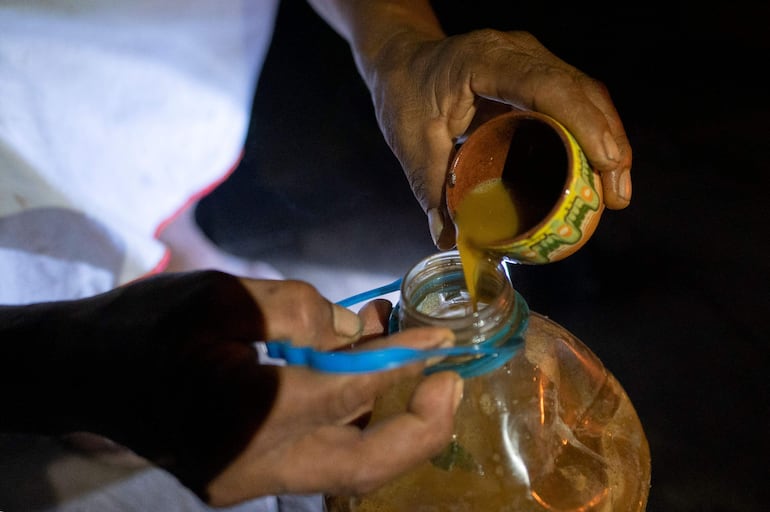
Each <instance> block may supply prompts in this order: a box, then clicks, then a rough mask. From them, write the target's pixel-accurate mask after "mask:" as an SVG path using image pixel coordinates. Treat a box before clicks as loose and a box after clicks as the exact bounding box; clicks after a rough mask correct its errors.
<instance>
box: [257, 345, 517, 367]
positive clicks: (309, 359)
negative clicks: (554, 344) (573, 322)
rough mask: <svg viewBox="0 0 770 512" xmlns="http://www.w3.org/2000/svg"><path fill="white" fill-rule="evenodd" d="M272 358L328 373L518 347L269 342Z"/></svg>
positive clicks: (499, 353)
mask: <svg viewBox="0 0 770 512" xmlns="http://www.w3.org/2000/svg"><path fill="white" fill-rule="evenodd" d="M266 345H267V353H268V355H269V356H270V357H273V358H277V359H284V360H285V361H286V363H287V364H289V365H292V366H307V367H309V368H312V369H314V370H317V371H320V372H326V373H368V372H378V371H384V370H392V369H395V368H399V367H401V366H404V365H407V364H410V363H415V362H417V361H424V360H427V359H431V358H438V357H450V356H475V357H480V356H484V357H505V358H508V357H510V356H511V355H512V353H513V352H515V351H516V350H518V348H519V346H518V345H514V346H509V345H506V346H502V347H481V346H478V345H464V346H460V347H446V348H436V349H417V348H408V347H388V348H382V349H375V350H359V351H347V352H324V351H319V350H315V349H314V348H312V347H295V346H293V345H292V344H291V343H289V342H288V341H270V342H267V343H266Z"/></svg>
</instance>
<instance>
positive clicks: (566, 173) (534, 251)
mask: <svg viewBox="0 0 770 512" xmlns="http://www.w3.org/2000/svg"><path fill="white" fill-rule="evenodd" d="M493 179H502V180H503V182H504V184H506V186H507V187H508V188H509V189H510V191H511V194H512V197H513V199H514V201H515V203H516V205H517V206H518V208H519V212H520V217H521V219H522V225H523V230H522V232H521V233H519V234H518V235H516V236H515V237H513V238H510V239H507V240H500V241H499V242H497V243H493V244H488V246H487V247H485V248H484V249H486V250H487V251H488V252H490V253H495V254H498V255H501V256H502V257H504V258H506V259H508V260H512V261H517V262H519V263H529V264H544V263H550V262H553V261H558V260H561V259H563V258H566V257H567V256H569V255H571V254H573V253H574V252H575V251H577V250H578V249H579V248H580V247H582V246H583V245H584V244H585V243H586V242H587V241H588V239H589V238H590V237H591V235H593V233H594V231H595V229H596V226H597V224H598V222H599V218H600V217H601V214H602V212H603V210H604V202H603V197H602V188H601V179H600V177H599V175H598V173H596V172H595V171H594V170H593V169H592V168H591V166H590V165H589V164H588V161H587V159H586V157H585V154H584V153H583V151H582V150H581V149H580V147H579V146H578V144H577V141H576V140H575V138H574V137H573V136H572V135H571V134H570V133H569V132H568V131H567V130H566V128H564V126H562V125H561V124H560V123H559V122H557V121H556V120H554V119H553V118H551V117H549V116H546V115H544V114H540V113H536V112H520V111H515V112H511V113H508V114H503V115H501V116H498V117H495V118H493V119H491V120H490V121H487V122H486V123H484V124H483V125H481V126H480V127H479V128H478V129H477V130H476V131H475V132H474V133H473V134H471V136H470V137H468V139H467V140H466V141H465V143H463V145H462V146H461V147H460V149H459V150H458V151H457V154H456V155H455V157H454V159H453V161H452V164H451V166H450V172H449V175H448V180H447V186H446V193H447V206H448V208H449V213H450V215H451V216H452V218H453V219H454V218H455V214H456V212H457V209H458V205H459V204H460V201H461V200H462V198H463V197H464V196H465V194H467V193H468V192H469V191H470V190H472V189H473V188H474V187H477V186H478V185H479V184H481V183H484V182H486V181H489V180H493Z"/></svg>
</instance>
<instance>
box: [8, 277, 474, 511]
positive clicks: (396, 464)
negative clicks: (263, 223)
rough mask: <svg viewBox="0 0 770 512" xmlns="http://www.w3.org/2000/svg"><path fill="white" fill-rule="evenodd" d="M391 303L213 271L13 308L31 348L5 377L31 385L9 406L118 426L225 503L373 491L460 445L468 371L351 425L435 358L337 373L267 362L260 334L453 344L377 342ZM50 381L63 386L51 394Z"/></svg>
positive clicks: (49, 425)
mask: <svg viewBox="0 0 770 512" xmlns="http://www.w3.org/2000/svg"><path fill="white" fill-rule="evenodd" d="M389 308H390V305H389V303H387V302H386V301H376V302H374V303H371V304H369V305H367V306H365V307H364V308H363V309H362V311H361V314H360V316H357V315H355V314H354V313H352V312H350V311H349V310H347V309H344V308H342V307H340V306H336V305H333V304H331V303H330V302H329V301H327V300H326V299H324V298H323V297H321V296H320V295H319V294H318V292H317V291H316V290H315V289H314V288H313V287H312V286H310V285H309V284H307V283H302V282H298V281H256V280H247V279H238V278H236V277H234V276H230V275H228V274H223V273H221V272H210V271H207V272H194V273H187V274H164V275H160V276H155V277H152V278H149V279H145V280H142V281H139V282H137V283H134V284H131V285H128V286H124V287H121V288H118V289H116V290H113V291H111V292H108V293H106V294H102V295H99V296H96V297H92V298H89V299H84V300H80V301H71V302H64V303H52V304H40V305H33V306H28V307H19V308H14V309H13V310H9V312H8V313H9V315H10V317H9V318H15V319H18V318H23V319H25V320H24V322H18V323H19V325H21V326H22V327H21V328H18V327H17V328H16V329H15V330H14V331H12V333H11V334H13V335H18V336H20V341H24V342H25V343H23V344H13V345H14V346H18V347H20V348H19V349H17V350H16V351H15V354H14V355H15V357H16V358H17V361H16V362H15V364H14V365H10V366H9V370H10V371H11V375H10V376H7V375H4V376H3V378H6V377H7V378H8V383H11V382H13V384H14V386H16V388H15V389H21V390H23V393H24V394H23V395H21V394H19V393H21V392H20V391H17V392H16V393H14V394H11V395H10V396H9V397H8V400H5V401H4V404H5V405H8V406H9V414H10V416H9V417H7V418H6V419H5V420H4V421H2V422H0V423H1V424H2V425H3V428H7V429H10V430H16V431H27V432H44V433H50V434H62V433H66V432H72V431H87V432H93V433H96V434H99V435H102V436H105V437H108V438H110V439H112V440H114V441H116V442H119V443H120V444H122V445H124V446H126V447H128V448H130V449H132V450H134V451H135V452H136V453H138V454H139V455H142V456H143V457H145V458H146V459H148V460H150V461H153V462H155V463H156V464H158V465H160V466H162V467H165V468H166V469H168V470H169V471H170V472H171V473H173V474H174V475H176V476H177V477H178V478H179V479H180V481H181V482H182V483H184V484H185V485H187V486H188V487H190V488H191V489H192V490H194V491H195V492H197V493H199V494H200V495H201V496H202V497H203V498H204V499H207V500H208V501H209V502H210V503H211V504H213V505H218V506H222V505H227V504H233V503H236V502H239V501H242V500H246V499H249V498H253V497H257V496H261V495H268V494H278V493H289V492H292V493H311V492H335V493H337V492H339V493H342V492H345V493H348V492H352V493H356V492H364V491H368V490H371V489H373V488H374V487H377V486H378V485H380V484H383V483H385V482H386V481H387V480H388V479H390V478H392V477H394V476H396V475H397V474H398V473H400V472H401V471H404V470H406V469H408V468H409V467H410V466H411V465H413V464H416V463H418V462H420V461H422V460H424V459H425V458H428V457H429V456H431V455H433V454H435V453H436V452H438V451H440V449H441V448H442V447H443V446H445V444H446V443H447V442H449V439H450V436H451V432H452V423H453V413H454V410H455V407H456V405H457V403H458V397H459V395H458V393H460V392H461V389H462V388H461V386H462V384H461V382H462V381H461V379H460V378H459V376H457V375H456V374H454V373H450V372H443V373H439V374H436V375H432V376H430V377H427V378H425V379H424V380H422V381H421V382H420V384H419V385H418V387H417V389H416V391H415V394H414V396H413V398H412V401H411V403H410V405H409V408H408V410H407V411H406V412H405V413H404V414H402V415H399V416H397V417H394V418H392V419H391V420H389V421H386V422H382V423H378V424H376V425H369V426H366V427H363V428H362V427H361V426H359V425H360V422H356V421H355V420H357V419H359V418H360V417H361V416H362V415H364V414H365V413H366V412H367V411H369V409H370V408H371V406H372V404H373V401H374V398H375V396H377V394H379V393H380V392H382V391H384V390H385V389H386V388H387V387H388V386H390V385H392V384H394V383H395V382H396V381H398V380H399V379H403V378H408V377H414V378H420V377H419V376H420V371H421V369H422V368H423V364H414V365H410V366H408V367H404V368H402V369H399V370H395V371H391V372H382V373H376V374H367V375H351V376H348V375H342V376H340V375H325V374H320V373H317V372H314V371H311V370H309V369H306V368H297V367H281V366H273V365H265V364H260V363H259V361H258V357H257V352H256V349H255V346H254V343H253V341H254V340H273V339H285V340H291V341H292V343H294V344H295V345H312V346H314V347H315V348H319V349H324V350H333V349H338V348H340V347H345V346H350V345H351V343H354V342H359V343H364V342H365V343H367V344H372V345H373V346H382V345H393V344H401V345H406V346H414V347H426V348H427V347H434V346H437V345H441V344H445V343H451V342H452V340H453V335H452V333H451V331H447V330H443V329H420V330H411V331H409V330H405V331H402V332H400V333H398V334H396V335H394V336H391V337H390V338H382V337H378V336H380V335H381V334H382V333H383V332H384V329H385V327H384V325H385V321H386V318H387V314H388V311H389ZM27 323H28V325H29V326H30V327H26V326H25V324H27ZM0 324H2V322H0ZM372 336H374V339H371V340H369V338H370V337H372ZM4 337H5V336H4ZM4 341H8V343H5V344H4V346H8V345H11V343H10V340H4ZM40 347H44V350H41V348H40ZM4 354H5V353H4ZM14 368H20V369H19V371H18V372H16V374H14V373H13V371H14V370H13V369H14ZM43 379H48V381H50V382H56V383H57V384H56V386H52V387H45V388H43V389H40V388H41V387H40V386H39V385H37V383H38V382H40V381H42V380H43ZM2 382H5V381H4V380H2V379H0V383H2ZM27 382H29V383H30V385H26V384H25V383H27ZM31 384H35V385H34V386H32V385H31Z"/></svg>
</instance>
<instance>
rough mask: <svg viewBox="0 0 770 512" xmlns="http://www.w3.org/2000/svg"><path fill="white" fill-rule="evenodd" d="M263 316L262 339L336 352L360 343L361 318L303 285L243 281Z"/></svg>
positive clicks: (266, 281) (283, 282)
mask: <svg viewBox="0 0 770 512" xmlns="http://www.w3.org/2000/svg"><path fill="white" fill-rule="evenodd" d="M241 282H242V283H243V285H244V286H245V287H246V289H247V290H248V291H249V293H250V294H251V296H252V297H253V299H254V301H255V302H256V303H257V306H258V308H259V310H260V312H261V314H262V317H263V318H262V322H263V323H264V327H263V329H262V330H263V332H261V335H262V337H263V338H264V339H265V340H276V339H286V340H291V341H292V342H293V343H294V344H295V345H313V346H316V347H318V348H322V349H332V348H336V347H339V346H342V345H345V344H350V343H352V342H353V341H355V340H357V339H358V338H359V337H360V336H361V333H362V330H363V323H362V321H361V318H360V317H359V316H358V315H356V314H355V313H353V312H352V311H350V310H348V309H346V308H343V307H342V306H338V305H336V304H333V303H331V302H329V301H328V300H327V299H325V298H324V297H323V296H321V294H319V293H318V290H316V289H315V288H314V287H313V286H312V285H310V284H308V283H305V282H302V281H291V280H287V281H269V280H251V279H242V280H241Z"/></svg>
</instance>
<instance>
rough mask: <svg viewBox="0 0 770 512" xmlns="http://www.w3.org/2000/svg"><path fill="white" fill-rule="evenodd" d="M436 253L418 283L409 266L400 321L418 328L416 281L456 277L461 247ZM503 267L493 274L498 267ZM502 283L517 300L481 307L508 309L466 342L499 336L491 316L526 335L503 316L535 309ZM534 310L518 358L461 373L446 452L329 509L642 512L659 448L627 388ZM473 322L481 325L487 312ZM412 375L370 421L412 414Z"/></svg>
mask: <svg viewBox="0 0 770 512" xmlns="http://www.w3.org/2000/svg"><path fill="white" fill-rule="evenodd" d="M435 258H439V259H442V258H443V261H442V266H443V270H442V271H441V272H438V273H432V274H431V276H430V278H429V280H427V281H425V282H423V283H421V284H420V285H419V286H417V287H413V288H410V287H409V282H410V280H414V277H415V276H411V277H410V275H409V274H408V275H407V278H406V279H405V283H404V286H403V287H402V299H401V302H400V303H399V305H398V307H397V310H398V312H399V319H400V327H401V328H404V327H407V326H410V325H416V324H415V322H416V319H418V320H421V321H424V320H425V317H424V316H421V315H423V314H424V312H425V309H424V308H423V312H422V313H418V314H417V315H416V316H417V318H416V317H415V315H414V314H412V313H414V312H413V311H411V312H410V311H406V312H404V311H403V310H404V309H407V310H408V309H409V308H411V307H412V306H414V305H415V304H416V302H421V301H411V302H410V300H409V297H407V296H406V295H408V294H409V293H410V292H409V290H412V291H414V290H418V289H419V290H420V293H421V294H422V297H423V298H424V297H427V296H428V295H430V294H431V293H434V292H435V291H436V290H431V289H430V288H431V286H428V285H426V283H431V282H432V283H434V284H436V282H437V281H442V280H443V282H442V283H441V286H442V287H443V286H446V285H447V284H448V283H449V284H450V285H451V282H452V281H453V279H454V278H447V272H449V273H452V272H454V271H456V268H454V270H452V268H453V267H452V265H449V266H447V261H446V259H447V258H457V256H456V254H452V253H449V254H444V255H437V256H435ZM501 268H503V267H502V266H501V267H498V268H497V269H496V270H490V271H493V272H501ZM490 269H494V266H491V267H490ZM433 270H435V269H433ZM439 275H440V276H442V277H438V276H439ZM418 277H419V276H418ZM455 277H457V276H455ZM506 277H507V276H506ZM459 279H460V280H462V275H461V273H460V276H459ZM418 280H419V279H418ZM489 282H491V283H498V284H497V285H493V286H491V287H487V288H485V289H487V291H490V290H494V289H495V287H496V286H502V287H503V288H505V287H510V288H511V289H512V286H511V285H510V281H509V280H508V279H504V280H499V279H492V280H491V281H489ZM498 291H499V292H500V293H502V294H504V295H505V294H508V295H507V296H508V297H516V300H514V304H513V305H512V304H511V301H510V300H509V301H507V302H506V301H502V302H501V301H496V300H495V298H494V297H490V296H487V297H486V298H485V300H484V303H485V304H487V307H486V308H483V309H481V310H480V311H479V312H480V313H481V314H482V315H483V314H484V312H485V311H486V313H490V312H489V311H487V309H488V308H489V307H493V308H500V307H502V311H505V314H502V315H500V314H496V315H495V314H493V315H487V316H486V317H485V319H486V320H485V322H482V323H484V325H483V328H484V329H485V331H484V333H483V334H482V335H481V336H479V334H478V332H477V333H475V334H471V331H473V328H472V327H470V328H468V329H460V330H459V331H458V330H456V331H455V332H456V333H457V332H461V333H463V334H462V335H460V336H458V341H457V343H458V344H460V343H484V342H485V341H484V340H485V339H492V338H494V337H495V335H496V334H497V333H496V332H495V330H494V329H490V321H491V320H492V319H495V318H497V321H498V323H499V324H501V325H502V326H503V327H502V328H503V329H507V330H506V333H509V334H512V335H517V334H521V330H517V326H516V325H515V324H516V322H514V325H511V323H510V322H508V323H507V325H506V322H505V321H504V319H506V318H510V315H511V314H512V312H511V311H510V310H507V309H506V308H511V307H513V309H516V307H524V308H526V306H525V305H524V304H518V305H517V304H515V302H517V301H519V302H520V301H522V299H521V298H520V297H518V294H515V292H514V294H513V295H510V293H509V292H508V291H506V290H503V289H502V288H501V289H499V290H498ZM453 296H454V297H455V299H456V297H457V295H453ZM439 302H440V301H439ZM423 306H424V305H423ZM439 306H441V305H440V304H439ZM498 313H499V312H498ZM527 313H528V324H527V322H526V321H525V322H524V324H525V325H526V330H525V331H524V342H523V345H522V348H521V349H520V350H518V352H516V353H515V355H513V357H511V358H510V359H509V360H507V361H506V362H504V364H501V365H496V366H495V367H494V368H493V369H491V370H488V371H485V372H482V373H479V372H476V373H471V374H470V375H464V376H465V378H466V381H465V393H464V397H463V400H462V402H461V404H460V407H459V409H458V411H457V415H456V420H455V435H454V438H453V441H452V443H451V444H450V445H449V446H448V447H447V448H446V449H445V450H444V451H443V452H442V453H441V454H439V455H438V456H437V457H435V458H434V459H432V460H431V461H426V462H424V463H423V464H421V465H420V466H418V467H417V468H415V469H413V470H411V471H409V472H408V473H406V474H404V475H402V476H401V477H399V478H397V479H396V480H394V481H392V482H391V483H389V484H388V485H386V486H384V487H383V488H380V489H379V490H377V491H375V492H373V493H370V494H367V495H365V496H358V497H340V496H336V497H327V499H326V508H327V510H328V511H329V512H346V511H347V512H370V511H371V512H374V511H378V512H379V511H393V512H403V511H410V512H412V511H425V512H428V511H429V512H440V511H453V512H454V511H484V512H496V511H500V512H502V511H517V512H528V511H544V510H550V511H564V512H566V511H612V512H625V511H634V512H636V511H643V510H644V509H645V506H646V501H647V495H648V491H649V482H650V454H649V447H648V444H647V439H646V437H645V434H644V430H643V428H642V425H641V423H640V421H639V418H638V416H637V414H636V411H635V410H634V407H633V405H632V403H631V401H630V400H629V397H628V396H627V395H626V393H625V391H624V390H623V388H622V387H621V385H620V384H619V382H618V381H617V380H616V379H615V377H614V376H613V375H612V374H611V373H610V372H608V371H607V370H606V369H605V368H604V366H603V365H602V363H601V361H599V359H598V358H597V357H596V356H595V355H594V354H593V353H592V352H591V351H590V349H588V347H587V346H586V345H584V344H583V343H582V342H581V341H580V340H578V339H577V338H576V337H575V336H573V335H572V334H571V333H570V332H569V331H567V330H566V329H564V328H563V327H562V326H560V325H559V324H557V323H555V322H553V321H551V320H549V319H547V318H545V317H544V316H542V315H539V314H537V313H529V312H528V311H527ZM515 314H516V312H515V311H513V315H514V316H515ZM469 316H472V315H469ZM444 320H446V319H442V317H438V318H437V319H435V321H433V322H432V323H433V324H438V325H441V324H442V322H443V321H444ZM520 320H521V319H519V321H520ZM448 321H451V322H457V321H458V318H457V317H456V316H454V317H452V318H451V319H449V320H448ZM469 322H470V323H471V324H476V326H477V327H478V324H479V322H478V318H476V319H473V318H470V319H469ZM418 323H419V322H418ZM503 342H505V340H503ZM457 364H458V365H462V364H463V363H462V362H458V363H457ZM460 373H461V374H463V371H461V372H460ZM415 383H416V381H411V382H403V383H401V384H400V385H399V386H398V387H396V388H394V389H392V390H391V391H390V392H389V393H388V394H386V395H385V396H382V397H381V398H380V399H379V400H378V402H377V403H376V405H375V409H374V411H373V415H372V419H371V421H375V422H376V421H379V420H381V419H382V418H386V417H388V416H389V415H392V414H394V413H398V412H401V411H403V410H404V408H405V407H406V403H407V401H408V398H409V396H410V395H411V391H412V389H413V387H414V385H415Z"/></svg>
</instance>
